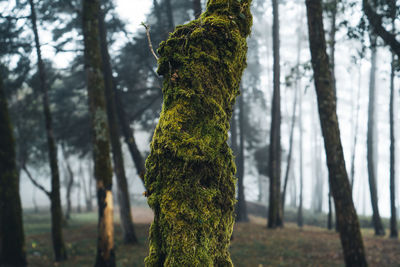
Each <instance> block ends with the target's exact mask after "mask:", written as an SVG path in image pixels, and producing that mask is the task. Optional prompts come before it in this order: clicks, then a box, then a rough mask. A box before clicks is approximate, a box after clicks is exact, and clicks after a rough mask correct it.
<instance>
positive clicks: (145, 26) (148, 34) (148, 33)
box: [141, 22, 158, 60]
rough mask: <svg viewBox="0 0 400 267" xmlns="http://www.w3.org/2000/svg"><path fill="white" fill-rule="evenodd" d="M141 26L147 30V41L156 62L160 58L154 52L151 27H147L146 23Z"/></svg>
mask: <svg viewBox="0 0 400 267" xmlns="http://www.w3.org/2000/svg"><path fill="white" fill-rule="evenodd" d="M141 25H142V26H143V27H144V28H145V29H146V35H147V40H148V41H149V48H150V51H151V53H152V54H153V56H154V57H155V59H156V60H158V56H157V55H156V53H155V52H154V49H153V45H152V44H151V38H150V26H149V25H146V24H145V23H144V22H142V23H141Z"/></svg>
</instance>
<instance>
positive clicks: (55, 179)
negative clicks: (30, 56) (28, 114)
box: [29, 0, 67, 261]
mask: <svg viewBox="0 0 400 267" xmlns="http://www.w3.org/2000/svg"><path fill="white" fill-rule="evenodd" d="M29 5H30V8H31V22H32V30H33V34H34V37H35V47H36V54H37V64H38V71H39V79H40V89H41V96H42V105H43V112H44V118H45V124H46V135H47V146H48V156H49V163H50V170H51V196H50V206H51V208H50V209H51V233H52V240H53V250H54V255H55V261H64V260H66V259H67V252H66V249H65V244H64V238H63V233H62V223H63V213H62V208H61V197H60V174H59V170H58V162H57V146H56V143H55V140H54V134H53V125H52V117H51V113H50V104H49V96H48V87H47V81H46V72H45V68H44V63H43V59H42V52H41V49H40V41H39V34H38V29H37V22H36V11H35V5H34V3H33V0H29Z"/></svg>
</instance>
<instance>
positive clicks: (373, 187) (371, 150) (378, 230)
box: [367, 34, 385, 235]
mask: <svg viewBox="0 0 400 267" xmlns="http://www.w3.org/2000/svg"><path fill="white" fill-rule="evenodd" d="M376 39H377V38H376V36H373V35H372V34H371V35H370V40H371V70H370V76H369V77H370V80H369V101H368V129H367V163H368V181H369V189H370V194H371V206H372V223H373V225H374V229H375V235H385V229H384V228H383V224H382V220H381V216H380V213H379V207H378V189H377V184H376V166H377V164H376V163H377V162H376V160H377V157H376V151H375V150H376V144H375V138H376V133H375V131H376V130H375V127H376V126H375V116H376V115H375V91H376V81H375V80H376V54H377V47H376V46H377V43H376Z"/></svg>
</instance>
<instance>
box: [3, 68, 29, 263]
mask: <svg viewBox="0 0 400 267" xmlns="http://www.w3.org/2000/svg"><path fill="white" fill-rule="evenodd" d="M4 91H5V90H4V88H3V80H2V77H1V75H0V137H1V138H0V151H1V153H0V266H15V267H21V266H26V265H27V263H26V254H25V237H24V229H23V225H22V207H21V199H20V195H19V177H18V176H17V165H16V161H15V157H16V155H15V141H14V136H13V130H12V127H11V122H10V117H9V114H8V106H7V100H6V95H5V92H4Z"/></svg>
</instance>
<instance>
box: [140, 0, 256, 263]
mask: <svg viewBox="0 0 400 267" xmlns="http://www.w3.org/2000/svg"><path fill="white" fill-rule="evenodd" d="M250 2H251V1H250V0H242V1H240V2H239V1H237V0H209V1H208V3H207V10H206V12H205V13H203V14H202V15H201V18H200V19H197V20H194V21H192V22H190V23H188V24H186V25H183V26H178V27H177V28H176V30H175V31H174V33H172V34H171V35H170V37H169V39H168V40H167V41H166V42H162V43H161V45H160V49H159V50H158V51H159V54H160V59H159V68H158V73H159V74H160V75H163V76H164V85H163V94H164V103H163V108H162V111H161V115H160V119H159V123H158V125H157V128H156V130H155V133H154V136H153V140H152V143H151V153H150V156H149V157H148V159H147V161H146V169H147V172H146V179H145V180H146V188H147V190H148V192H147V194H148V203H149V205H150V207H151V208H152V209H153V210H154V215H155V217H154V222H153V224H152V226H151V228H150V254H149V256H148V257H147V258H146V259H145V263H146V266H232V261H231V259H230V255H229V251H228V246H229V241H230V236H231V234H232V228H233V223H234V217H233V214H234V206H235V178H234V172H235V164H234V161H233V157H232V152H231V149H230V148H229V146H228V144H227V138H228V130H229V120H230V118H231V115H232V108H233V104H234V102H235V98H236V96H237V95H238V94H239V83H240V79H241V75H242V72H243V70H244V68H245V65H246V63H245V62H246V52H247V44H246V37H247V36H248V34H249V33H250V27H251V23H252V16H251V13H250Z"/></svg>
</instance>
